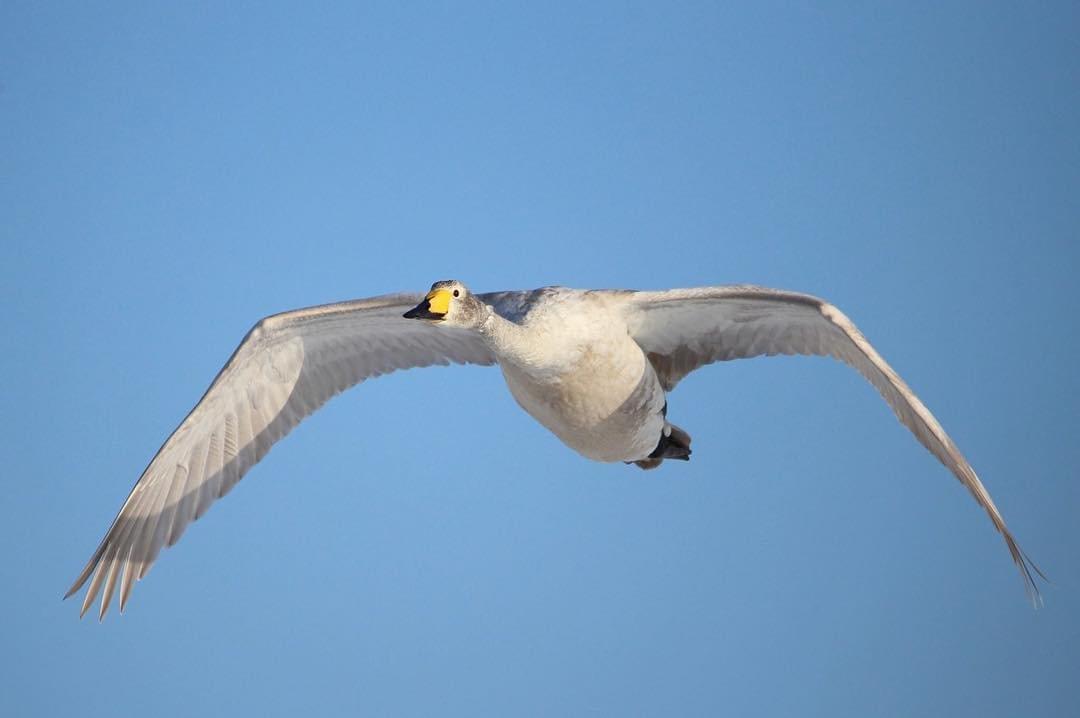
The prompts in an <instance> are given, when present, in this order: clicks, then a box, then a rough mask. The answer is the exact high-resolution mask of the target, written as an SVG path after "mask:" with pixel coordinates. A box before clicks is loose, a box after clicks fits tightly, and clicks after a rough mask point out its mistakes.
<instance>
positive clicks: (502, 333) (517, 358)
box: [478, 307, 536, 364]
mask: <svg viewBox="0 0 1080 718" xmlns="http://www.w3.org/2000/svg"><path fill="white" fill-rule="evenodd" d="M487 310H488V316H487V318H486V319H485V320H484V321H483V322H481V323H480V326H479V327H478V331H479V332H480V336H481V337H483V338H484V343H485V344H487V345H488V348H490V349H491V351H493V352H495V356H497V357H499V359H500V361H501V360H504V359H508V360H510V361H511V362H513V363H515V364H529V363H531V362H533V361H535V359H536V356H535V351H534V349H533V348H532V347H531V346H530V342H528V341H527V340H526V334H525V330H524V329H522V328H521V327H520V326H519V325H517V324H514V323H513V322H511V321H509V320H506V319H503V318H502V317H500V316H499V315H498V314H496V313H495V310H494V309H492V308H491V307H487Z"/></svg>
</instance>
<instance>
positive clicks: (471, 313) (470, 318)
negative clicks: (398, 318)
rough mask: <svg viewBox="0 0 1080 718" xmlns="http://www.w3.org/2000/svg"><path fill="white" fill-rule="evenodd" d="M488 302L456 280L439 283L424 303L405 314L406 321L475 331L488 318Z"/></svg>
mask: <svg viewBox="0 0 1080 718" xmlns="http://www.w3.org/2000/svg"><path fill="white" fill-rule="evenodd" d="M484 308H485V307H484V303H483V302H481V301H480V300H479V299H477V298H476V297H475V296H473V294H472V292H470V291H469V288H468V287H466V286H465V285H464V284H462V283H461V282H459V281H457V280H456V279H449V280H446V281H442V282H435V283H434V284H432V285H431V291H429V292H428V293H427V296H425V297H424V301H422V302H420V303H419V304H418V305H416V306H415V307H413V308H412V309H410V310H409V311H407V312H405V314H404V315H402V316H404V317H405V318H406V319H423V320H425V321H428V322H431V323H432V324H439V325H442V326H451V327H465V328H468V329H475V328H476V327H478V326H480V324H481V323H482V322H483V321H484V319H486V318H487V313H486V312H485V311H484Z"/></svg>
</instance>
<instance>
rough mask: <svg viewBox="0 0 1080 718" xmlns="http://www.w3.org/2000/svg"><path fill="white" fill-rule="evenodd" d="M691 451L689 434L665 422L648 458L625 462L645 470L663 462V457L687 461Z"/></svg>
mask: <svg viewBox="0 0 1080 718" xmlns="http://www.w3.org/2000/svg"><path fill="white" fill-rule="evenodd" d="M691 453H693V452H692V451H691V450H690V435H689V434H687V433H686V432H685V431H683V430H682V429H680V428H679V427H677V426H675V425H674V424H665V425H664V430H663V432H661V434H660V441H659V442H658V443H657V444H656V448H655V449H653V452H652V453H651V454H649V456H648V458H645V459H639V460H637V461H634V462H627V463H633V464H635V465H637V466H639V467H641V468H642V469H646V470H647V469H655V468H656V467H657V466H659V465H660V464H662V463H664V459H678V460H679V461H689V460H690V454H691Z"/></svg>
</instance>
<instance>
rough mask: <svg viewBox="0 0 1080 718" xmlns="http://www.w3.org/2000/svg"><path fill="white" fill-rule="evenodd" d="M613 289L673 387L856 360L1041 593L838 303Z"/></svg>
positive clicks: (970, 473) (936, 434) (961, 470)
mask: <svg viewBox="0 0 1080 718" xmlns="http://www.w3.org/2000/svg"><path fill="white" fill-rule="evenodd" d="M612 296H613V297H614V298H615V300H616V301H618V302H620V303H621V305H622V306H623V308H624V310H625V314H626V321H627V325H628V327H629V330H630V334H631V335H632V336H633V337H634V339H635V340H636V341H637V343H638V344H639V345H640V346H641V348H642V349H643V350H644V351H645V353H646V355H647V356H648V358H649V360H650V362H651V363H652V365H653V367H654V368H655V370H656V373H657V375H658V376H659V378H660V382H661V384H663V386H664V388H665V389H667V390H670V389H672V388H673V387H674V386H675V385H676V384H677V383H678V382H679V380H680V379H682V378H683V377H684V376H686V375H687V374H689V373H690V372H691V371H693V370H694V369H697V368H698V367H700V366H703V365H705V364H711V363H712V362H716V361H727V360H731V359H744V358H748V357H755V356H762V355H766V356H772V355H775V354H804V355H819V356H832V357H835V358H836V359H839V360H841V361H843V362H845V363H847V364H849V365H850V366H852V367H854V368H855V369H856V370H858V372H859V373H860V374H862V375H863V376H864V377H865V378H866V379H867V380H868V381H869V382H870V383H871V384H873V385H874V387H875V388H876V389H877V390H878V391H879V392H880V393H881V396H882V397H883V398H884V399H885V401H886V402H888V404H889V406H890V407H892V410H893V411H894V412H895V413H896V416H897V418H898V419H899V420H900V422H901V423H902V424H903V425H904V426H906V427H907V428H908V429H910V430H911V433H913V434H914V435H915V438H917V439H918V440H919V442H920V443H921V444H922V445H923V446H925V447H926V448H927V449H928V450H929V451H930V453H932V454H933V455H934V456H936V457H937V458H938V459H939V460H940V461H941V463H942V464H944V465H945V466H946V468H948V469H949V471H951V472H952V473H953V475H954V476H955V477H956V478H957V479H959V480H960V483H962V484H963V485H964V486H966V487H967V489H968V491H970V492H971V494H972V496H974V497H975V500H976V501H977V502H979V505H980V506H982V507H983V508H984V509H985V510H986V513H987V514H988V515H989V516H990V520H991V521H992V522H993V523H994V527H995V528H996V529H997V530H998V531H999V532H1000V533H1001V535H1002V536H1003V537H1004V538H1005V543H1006V545H1007V546H1008V547H1009V553H1010V554H1011V555H1012V558H1013V561H1015V562H1016V565H1017V566H1018V567H1019V568H1020V572H1021V574H1022V576H1023V578H1024V581H1025V587H1026V588H1027V590H1028V593H1029V595H1030V596H1031V597H1032V599H1033V600H1034V601H1036V602H1037V601H1039V600H1040V597H1039V590H1038V586H1036V584H1035V579H1034V575H1035V574H1038V575H1039V576H1041V577H1043V578H1045V576H1043V575H1042V573H1041V572H1040V571H1039V569H1038V567H1036V566H1035V565H1034V564H1033V563H1032V562H1031V560H1030V559H1029V558H1028V557H1027V556H1026V555H1025V554H1024V552H1023V551H1022V550H1021V549H1020V546H1019V545H1018V544H1017V542H1016V540H1015V539H1014V538H1013V535H1012V533H1011V532H1010V531H1009V529H1008V528H1007V527H1006V526H1005V520H1004V519H1003V518H1002V516H1001V513H1000V512H999V511H998V509H997V507H996V506H994V502H993V500H992V499H991V498H990V494H989V492H988V491H987V490H986V488H985V487H984V486H983V485H982V482H981V481H979V477H978V476H977V475H976V474H975V470H974V469H972V468H971V465H970V464H969V463H968V461H967V459H965V458H964V456H963V454H961V453H960V450H959V449H958V448H957V447H956V444H954V443H953V441H952V439H950V438H949V435H948V434H946V433H945V430H944V429H943V428H942V427H941V424H939V423H938V421H937V419H935V418H934V415H933V414H931V413H930V410H929V409H927V408H926V405H925V404H923V403H922V402H921V401H920V400H919V398H918V397H917V396H915V393H914V392H913V391H912V390H911V389H910V388H909V387H908V385H907V384H906V383H904V380H903V379H901V378H900V376H899V375H898V374H897V373H896V372H895V371H894V370H893V368H892V367H891V366H889V364H888V363H887V362H886V361H885V360H884V359H883V358H882V357H881V355H880V354H878V353H877V351H875V350H874V347H872V346H871V345H870V342H869V341H867V340H866V337H864V336H863V335H862V332H860V331H859V330H858V328H857V327H856V326H855V325H854V324H853V323H852V321H851V320H850V319H848V318H847V317H846V316H844V314H843V313H842V312H841V311H840V310H839V309H837V308H836V307H834V306H832V305H831V304H829V303H827V302H825V301H823V300H821V299H818V298H817V297H812V296H810V295H807V294H798V293H795V292H786V291H781V290H777V289H767V288H764V287H755V286H748V285H739V286H726V287H702V288H698V289H674V290H670V291H660V292H629V293H619V294H613V295H612Z"/></svg>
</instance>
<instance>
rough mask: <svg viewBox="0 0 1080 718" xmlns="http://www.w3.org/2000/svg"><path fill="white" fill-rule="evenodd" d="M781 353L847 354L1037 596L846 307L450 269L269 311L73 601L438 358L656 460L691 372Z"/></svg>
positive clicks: (172, 445)
mask: <svg viewBox="0 0 1080 718" xmlns="http://www.w3.org/2000/svg"><path fill="white" fill-rule="evenodd" d="M773 354H813V355H822V356H832V357H835V358H837V359H840V360H841V361H844V362H845V363H847V364H849V365H851V366H852V367H854V368H855V369H856V370H857V371H858V372H859V373H860V374H862V375H863V376H864V377H865V378H866V379H867V380H868V381H869V382H870V383H871V384H873V385H874V387H875V388H876V389H877V390H878V391H879V392H880V393H881V395H882V397H883V398H884V399H885V401H886V402H888V404H889V406H890V407H892V409H893V411H894V412H895V413H896V416H897V418H899V419H900V421H901V423H903V424H904V426H906V427H907V428H908V429H910V430H911V432H912V433H913V434H914V435H915V437H916V438H917V439H918V440H919V442H920V443H921V444H922V445H923V446H925V447H926V448H927V449H928V450H929V451H930V452H931V453H932V454H934V456H936V457H937V458H938V459H939V460H940V461H941V463H942V464H944V465H945V466H946V467H947V468H948V469H949V470H950V471H951V472H952V473H953V475H954V476H955V477H956V478H957V479H959V480H960V482H961V483H962V484H963V485H964V486H966V487H967V489H968V490H969V491H970V492H971V494H972V496H974V497H975V500H976V501H977V502H978V503H979V505H980V506H982V507H983V509H985V510H986V512H987V514H988V515H989V516H990V520H991V521H992V522H993V524H994V527H995V528H996V529H997V530H998V531H999V532H1000V533H1001V535H1002V536H1003V537H1004V539H1005V543H1006V545H1007V546H1008V549H1009V552H1010V554H1011V555H1012V558H1013V560H1014V561H1015V562H1016V565H1017V566H1018V567H1019V568H1020V571H1021V575H1022V576H1023V578H1024V581H1025V586H1026V588H1027V589H1028V591H1029V593H1030V594H1031V595H1032V597H1033V598H1034V599H1035V600H1038V595H1039V594H1038V588H1037V586H1036V585H1035V578H1034V577H1035V574H1039V571H1038V569H1037V568H1036V567H1035V566H1034V565H1033V564H1032V563H1031V561H1030V560H1029V559H1028V558H1027V556H1026V555H1025V554H1024V553H1023V551H1021V549H1020V547H1019V545H1018V544H1017V542H1016V540H1015V539H1014V538H1013V535H1012V534H1011V533H1010V531H1009V529H1008V528H1007V527H1006V525H1005V520H1004V519H1003V518H1002V516H1001V513H1000V512H999V511H998V509H997V507H996V506H995V505H994V502H993V500H992V499H991V498H990V494H989V493H988V492H987V490H986V488H985V487H984V486H983V485H982V482H981V481H979V478H978V476H977V475H976V474H975V471H974V469H972V468H971V465H970V464H969V463H968V462H967V460H966V459H965V458H964V456H963V455H962V454H961V453H960V450H959V449H958V448H957V447H956V445H955V444H954V443H953V442H952V440H951V439H950V438H949V436H948V434H946V433H945V430H944V429H943V428H942V427H941V425H940V424H939V423H938V422H937V420H936V419H935V418H934V416H933V414H931V413H930V410H929V409H927V408H926V406H925V405H924V404H923V403H922V402H921V401H920V400H919V398H918V397H916V396H915V394H914V393H913V392H912V391H911V389H910V388H908V386H907V384H905V383H904V381H903V380H902V379H901V378H900V376H899V375H898V374H897V373H896V372H895V371H893V369H892V367H890V366H889V365H888V364H887V363H886V362H885V360H884V359H883V358H882V357H881V355H879V354H878V353H877V352H876V351H875V350H874V348H873V347H872V346H871V345H870V343H869V342H868V341H867V340H866V338H865V337H864V336H863V335H862V333H861V332H860V331H859V330H858V329H857V328H856V327H855V325H854V324H853V323H852V322H851V320H849V319H848V318H847V317H846V316H844V314H842V313H841V312H840V311H839V310H838V309H837V308H836V307H834V306H832V305H831V304H828V303H827V302H824V301H822V300H821V299H818V298H816V297H812V296H809V295H806V294H798V293H795V292H785V291H780V290H776V289H767V288H763V287H755V286H724V287H702V288H697V289H672V290H667V291H656V292H636V291H628V290H576V289H566V288H562V287H547V288H543V289H537V290H533V291H520V292H500V293H492V294H479V295H474V294H472V293H471V292H469V290H468V289H467V288H466V287H465V286H464V285H463V284H462V283H461V282H457V281H445V282H436V283H435V284H434V285H432V288H431V291H429V292H428V293H427V294H426V295H420V294H399V295H388V296H383V297H375V298H372V299H362V300H358V301H353V302H343V303H340V304H328V305H324V306H319V307H311V308H309V309H300V310H296V311H292V312H285V313H283V314H275V315H273V316H270V317H267V318H265V319H263V320H262V321H260V322H259V323H258V324H256V325H255V327H254V328H252V329H251V331H250V332H248V334H247V336H246V337H244V340H243V341H242V342H241V343H240V346H239V347H237V349H236V351H234V352H233V355H232V356H231V357H230V358H229V361H228V362H226V364H225V366H224V367H223V368H222V369H221V371H220V372H218V375H217V376H216V377H215V378H214V381H213V382H212V383H211V384H210V388H209V389H207V391H206V393H205V394H204V395H203V397H202V399H200V400H199V403H198V404H196V405H195V408H194V409H192V410H191V412H190V413H189V414H188V415H187V417H185V419H184V420H183V421H182V422H181V423H180V426H179V427H177V429H176V430H175V431H174V432H173V433H172V435H171V436H169V438H168V439H167V440H166V441H165V443H164V444H163V445H162V446H161V448H160V449H158V452H157V454H155V455H154V458H153V459H152V460H151V461H150V464H149V465H148V466H147V467H146V469H145V470H144V471H143V473H142V475H141V476H140V477H139V480H138V481H137V482H136V484H135V487H134V488H133V489H132V490H131V493H130V494H129V495H128V497H127V500H126V501H124V503H123V505H122V506H121V507H120V511H119V513H118V514H117V516H116V518H115V519H114V520H113V523H112V525H111V526H110V527H109V530H108V531H107V532H106V533H105V537H104V538H103V539H102V541H101V543H100V545H99V546H98V548H97V550H96V551H94V554H93V555H92V556H91V557H90V560H89V561H88V562H87V564H86V566H85V568H83V570H82V573H80V574H79V576H78V578H77V579H76V580H75V582H74V584H73V585H72V586H71V588H70V590H69V591H68V592H67V594H66V595H65V598H67V597H68V596H71V595H72V594H74V593H75V592H77V591H78V590H79V589H80V588H82V586H83V585H85V584H86V583H87V581H89V587H88V588H87V591H86V597H85V599H84V600H83V604H82V611H81V614H85V613H86V611H87V610H88V609H89V608H90V606H91V605H92V604H93V602H94V600H95V598H96V597H97V596H98V595H99V594H100V595H101V604H100V608H99V610H98V616H99V618H104V616H105V614H106V612H107V611H108V609H109V605H110V603H111V602H112V599H113V596H114V595H115V593H116V589H117V586H119V600H120V610H121V612H123V610H124V607H125V606H126V605H127V601H128V599H129V597H130V595H131V588H132V586H133V584H134V582H135V581H137V580H138V579H141V578H142V577H143V576H145V575H146V573H147V571H149V570H150V567H151V566H152V565H153V564H154V561H155V560H156V559H157V556H158V553H159V552H160V551H161V549H162V547H164V546H171V545H173V544H174V543H176V541H177V540H179V538H180V537H181V535H183V533H184V530H185V529H186V528H187V526H188V524H190V523H191V522H192V521H194V520H196V519H198V518H199V517H200V516H202V515H203V513H205V512H206V510H207V509H208V508H209V507H210V504H212V503H213V502H214V501H215V500H217V499H218V498H220V497H222V496H224V495H225V494H226V493H227V492H228V491H229V489H231V488H232V487H233V486H234V485H235V484H236V482H237V481H239V480H240V478H241V477H243V475H244V474H245V473H247V471H248V470H249V469H250V468H251V467H252V466H254V465H255V464H256V463H257V462H258V461H259V460H260V459H262V457H263V456H264V455H265V454H266V452H267V451H269V449H270V447H271V446H272V445H273V444H274V443H275V442H276V441H278V440H279V439H280V438H282V437H283V436H284V435H285V434H287V433H288V432H289V431H291V430H292V429H293V427H295V426H296V425H297V424H298V423H300V421H301V420H303V419H304V417H306V416H308V415H309V414H311V413H312V412H314V411H316V410H317V409H318V408H319V407H321V406H322V405H323V404H324V403H326V401H327V400H329V399H330V398H331V397H333V396H334V395H335V394H338V393H340V392H342V391H344V390H345V389H348V388H349V387H351V386H354V385H356V384H358V383H360V382H362V381H364V380H365V379H369V378H372V377H376V376H379V375H380V374H386V373H389V372H392V371H397V370H398V369H409V368H413V367H423V366H431V365H433V364H449V363H457V364H466V363H468V364H485V365H489V364H498V365H499V368H500V369H501V370H502V373H503V376H504V378H505V380H506V384H507V387H508V388H509V389H510V392H511V394H513V396H514V398H515V399H516V400H517V402H518V404H519V405H520V406H521V407H522V408H523V409H525V411H527V412H528V413H529V414H530V415H532V416H533V417H534V418H535V419H536V420H537V421H539V422H540V423H541V424H543V425H544V426H545V427H547V428H548V429H550V430H551V431H552V432H553V433H554V434H555V435H556V436H558V437H559V439H561V440H562V441H563V442H564V443H565V444H567V445H568V446H569V447H571V448H573V449H574V450H576V451H578V452H579V453H581V454H582V455H584V456H586V457H588V458H590V459H594V460H597V461H623V462H626V463H633V464H636V465H637V466H640V467H641V468H644V469H652V468H656V467H657V466H659V465H660V464H661V463H662V462H663V461H664V460H665V459H678V460H688V459H689V458H690V454H691V450H690V436H689V435H688V434H687V433H686V432H685V431H683V430H682V429H680V428H679V427H677V426H675V425H674V424H672V423H671V422H669V421H668V420H667V392H668V391H670V390H671V389H673V388H674V387H675V385H676V384H677V383H678V382H679V380H681V379H682V378H683V377H684V376H686V375H687V374H688V373H690V372H691V371H693V370H694V369H697V368H698V367H700V366H703V365H705V364H711V363H713V362H716V361H723V360H730V359H743V358H748V357H754V356H760V355H773ZM1039 575H1041V574H1039ZM81 614H80V615H81Z"/></svg>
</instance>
